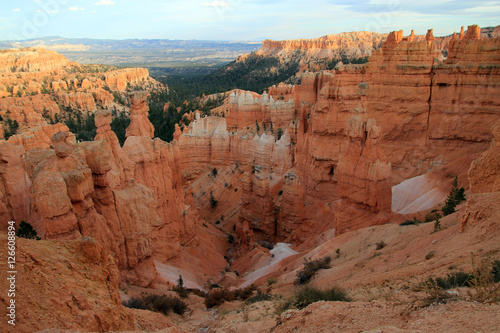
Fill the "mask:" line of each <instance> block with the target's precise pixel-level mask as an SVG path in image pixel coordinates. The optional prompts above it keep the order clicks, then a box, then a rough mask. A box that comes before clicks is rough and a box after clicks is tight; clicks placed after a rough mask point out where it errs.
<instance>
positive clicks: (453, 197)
mask: <svg viewBox="0 0 500 333" xmlns="http://www.w3.org/2000/svg"><path fill="white" fill-rule="evenodd" d="M462 201H465V189H464V188H463V187H460V188H459V187H458V176H456V177H455V179H454V180H453V184H452V187H451V190H450V193H449V194H448V197H447V198H446V201H445V203H444V206H443V208H442V209H441V210H442V212H443V215H444V216H446V215H450V214H452V213H454V212H455V207H456V206H457V205H458V204H459V203H461V202H462Z"/></svg>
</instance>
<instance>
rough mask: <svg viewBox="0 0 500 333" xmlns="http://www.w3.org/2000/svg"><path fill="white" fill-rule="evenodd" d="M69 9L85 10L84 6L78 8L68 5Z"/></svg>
mask: <svg viewBox="0 0 500 333" xmlns="http://www.w3.org/2000/svg"><path fill="white" fill-rule="evenodd" d="M69 10H72V11H75V10H85V8H83V7H80V8H78V7H69Z"/></svg>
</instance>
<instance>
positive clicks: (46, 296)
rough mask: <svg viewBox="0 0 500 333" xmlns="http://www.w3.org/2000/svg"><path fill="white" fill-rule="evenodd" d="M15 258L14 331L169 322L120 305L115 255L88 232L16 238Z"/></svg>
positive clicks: (4, 328)
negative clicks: (67, 237) (74, 237)
mask: <svg viewBox="0 0 500 333" xmlns="http://www.w3.org/2000/svg"><path fill="white" fill-rule="evenodd" d="M0 240H1V242H2V243H6V242H7V236H6V234H5V233H0ZM16 263H17V265H16V268H17V280H16V282H17V286H19V287H18V289H17V290H16V297H15V299H16V305H18V304H22V307H19V306H18V307H17V308H16V310H17V313H16V326H15V328H16V329H15V331H17V332H35V331H41V330H46V329H50V330H56V331H89V332H109V331H135V330H141V329H143V327H144V326H145V325H151V327H156V329H160V327H161V328H162V329H163V328H165V327H172V326H173V324H172V323H171V322H170V321H169V320H168V319H167V318H166V317H164V316H163V315H160V314H158V313H151V314H150V316H149V317H143V316H141V314H140V313H139V311H137V310H132V309H128V308H126V307H124V306H122V305H121V300H120V294H119V290H118V284H119V280H118V271H117V266H116V264H115V261H114V260H113V258H112V257H111V256H110V255H109V252H107V251H106V250H105V249H104V248H103V247H102V245H100V244H99V243H98V242H96V241H95V240H94V239H92V238H89V237H85V238H82V239H80V240H78V241H58V242H37V241H34V240H26V239H23V238H18V239H17V240H16ZM20 286H23V288H20ZM0 287H2V288H6V290H8V289H9V286H8V281H7V280H6V279H2V281H1V282H0ZM2 304H3V305H4V306H7V304H6V303H5V301H3V300H2ZM148 312H149V311H148ZM155 322H157V323H161V326H160V325H158V324H156V325H157V326H155ZM149 323H150V324H149ZM8 326H11V325H9V324H7V321H3V322H2V323H1V324H0V329H1V330H2V331H3V332H11V331H12V330H11V327H8ZM156 329H154V330H156Z"/></svg>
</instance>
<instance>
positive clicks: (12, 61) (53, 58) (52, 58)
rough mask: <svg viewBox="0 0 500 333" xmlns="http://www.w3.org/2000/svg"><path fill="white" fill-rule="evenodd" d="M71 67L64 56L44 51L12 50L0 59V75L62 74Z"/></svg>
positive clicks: (3, 54) (4, 53)
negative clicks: (15, 73)
mask: <svg viewBox="0 0 500 333" xmlns="http://www.w3.org/2000/svg"><path fill="white" fill-rule="evenodd" d="M69 65H70V62H69V61H68V59H66V57H64V56H63V55H62V54H58V53H57V52H55V51H49V50H44V49H21V50H12V51H10V52H3V53H2V56H1V57H0V73H9V72H19V71H22V72H60V71H62V70H63V69H64V68H65V67H67V66H69Z"/></svg>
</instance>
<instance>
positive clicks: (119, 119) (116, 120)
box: [111, 111, 130, 146]
mask: <svg viewBox="0 0 500 333" xmlns="http://www.w3.org/2000/svg"><path fill="white" fill-rule="evenodd" d="M129 125H130V117H129V116H128V114H127V113H126V112H125V111H121V112H120V113H119V114H114V117H113V120H112V121H111V130H112V131H113V132H115V134H116V137H117V138H118V141H119V142H120V146H123V144H124V143H125V139H126V138H125V133H126V130H127V127H128V126H129Z"/></svg>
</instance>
